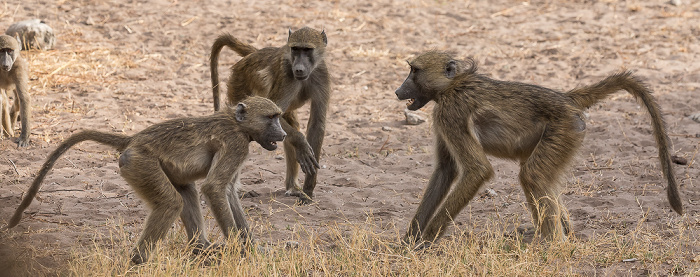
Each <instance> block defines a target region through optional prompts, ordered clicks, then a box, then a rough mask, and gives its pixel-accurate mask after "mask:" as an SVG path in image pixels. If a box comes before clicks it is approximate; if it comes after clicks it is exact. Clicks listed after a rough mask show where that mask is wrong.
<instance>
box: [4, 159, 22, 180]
mask: <svg viewBox="0 0 700 277" xmlns="http://www.w3.org/2000/svg"><path fill="white" fill-rule="evenodd" d="M7 160H8V161H10V163H11V164H12V168H14V169H15V173H17V175H18V176H19V171H17V165H15V162H13V161H12V160H10V159H7Z"/></svg>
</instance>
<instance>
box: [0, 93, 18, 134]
mask: <svg viewBox="0 0 700 277" xmlns="http://www.w3.org/2000/svg"><path fill="white" fill-rule="evenodd" d="M10 105H11V104H10V99H8V98H7V94H5V92H4V91H0V123H1V124H2V130H0V138H1V137H2V136H3V133H4V134H7V136H8V137H13V136H15V131H14V130H13V129H12V128H13V126H12V122H11V121H10Z"/></svg>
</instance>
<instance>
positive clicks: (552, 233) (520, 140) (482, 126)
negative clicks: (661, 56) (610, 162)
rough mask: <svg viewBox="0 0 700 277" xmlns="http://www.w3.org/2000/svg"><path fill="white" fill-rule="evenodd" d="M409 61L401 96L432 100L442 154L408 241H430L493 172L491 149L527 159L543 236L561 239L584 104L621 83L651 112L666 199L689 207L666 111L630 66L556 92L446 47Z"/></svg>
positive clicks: (416, 102)
mask: <svg viewBox="0 0 700 277" xmlns="http://www.w3.org/2000/svg"><path fill="white" fill-rule="evenodd" d="M409 65H410V67H411V71H410V73H409V74H408V77H407V78H406V80H405V81H404V82H403V84H402V85H401V87H399V88H398V89H397V90H396V96H397V97H398V99H399V100H405V99H409V105H408V109H410V110H417V109H420V108H421V107H423V106H424V105H425V104H427V103H428V102H429V101H431V100H432V101H435V107H434V110H433V119H434V123H433V125H434V128H435V136H436V147H435V152H436V153H435V156H436V158H437V163H436V165H435V171H434V172H433V174H432V176H431V178H430V181H429V183H428V186H427V188H426V189H425V194H424V195H423V199H421V202H420V204H419V206H418V210H417V212H416V214H415V216H414V218H413V219H412V220H411V223H410V225H409V228H408V231H407V233H406V236H405V238H404V240H405V241H407V242H410V243H416V242H418V241H419V240H421V239H423V240H425V241H431V240H434V239H436V238H438V237H439V236H440V235H441V234H442V233H443V232H444V231H445V228H446V227H447V223H448V222H449V221H450V219H452V218H453V217H455V216H457V214H458V213H459V212H460V211H461V210H462V208H464V206H466V204H467V203H468V202H469V201H470V200H471V199H472V198H473V197H474V194H475V193H476V192H477V191H478V190H479V188H480V187H481V185H482V184H484V182H486V181H487V180H489V179H490V178H491V177H492V176H493V169H492V167H491V164H490V163H489V161H488V160H487V159H486V155H487V154H488V155H493V156H495V157H499V158H508V159H513V160H517V161H519V162H520V174H519V179H520V185H521V186H522V188H523V190H524V191H525V196H526V198H527V202H528V207H529V209H530V212H531V214H532V217H533V219H534V222H535V224H537V225H538V227H539V230H540V233H541V235H542V236H543V237H545V238H547V239H555V240H556V239H564V235H565V234H566V233H567V232H568V230H569V219H568V217H567V216H566V214H565V212H564V211H563V210H562V209H563V206H562V203H561V201H559V194H560V181H561V179H562V177H563V175H564V173H565V171H566V170H567V169H568V166H569V165H570V162H571V160H572V158H573V156H574V154H575V153H576V151H577V149H578V148H579V147H580V146H581V142H582V141H583V137H584V133H585V129H586V124H585V122H584V120H583V111H584V110H585V109H587V108H589V107H590V106H592V105H593V104H595V103H597V102H599V101H601V100H603V99H604V98H605V97H606V96H608V95H610V94H613V93H615V92H617V91H619V90H626V91H628V92H629V93H630V94H632V95H634V96H635V97H636V98H637V99H638V100H640V101H641V102H642V103H643V104H644V106H645V107H646V108H647V110H648V111H649V114H650V115H651V123H652V127H653V131H654V138H655V139H656V143H657V145H658V149H659V159H660V161H661V168H662V171H663V174H664V177H665V179H666V181H667V182H668V188H667V192H668V200H669V202H670V203H671V207H672V208H673V210H674V211H676V212H677V213H679V214H682V213H683V206H682V202H681V198H680V195H679V193H678V185H677V184H676V180H675V177H674V172H673V168H672V167H671V158H670V154H669V146H668V140H669V139H668V136H667V135H666V127H665V125H664V121H663V119H662V116H661V110H660V108H659V106H658V104H657V103H656V101H655V100H654V98H653V97H652V96H651V92H650V91H649V89H648V88H647V87H646V85H645V84H644V83H642V82H641V81H639V80H638V79H637V78H636V77H634V76H632V74H631V73H630V72H621V73H618V74H614V75H611V76H609V77H607V78H606V79H604V80H602V81H600V82H598V83H596V84H593V85H590V86H584V87H579V88H576V89H573V90H571V91H569V92H566V93H559V92H557V91H554V90H551V89H547V88H543V87H540V86H535V85H529V84H523V83H517V82H505V81H498V80H493V79H490V78H488V77H486V76H483V75H481V74H478V73H477V72H476V70H477V67H476V63H475V62H474V61H473V60H471V59H468V60H456V59H454V58H452V56H451V55H450V54H447V53H442V52H436V51H430V52H427V53H424V54H422V55H420V56H418V57H417V58H415V59H414V60H412V61H410V62H409ZM450 190H452V191H451V192H450Z"/></svg>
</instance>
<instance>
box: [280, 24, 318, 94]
mask: <svg viewBox="0 0 700 277" xmlns="http://www.w3.org/2000/svg"><path fill="white" fill-rule="evenodd" d="M327 44H328V38H327V37H326V31H321V32H319V31H316V30H314V29H311V28H309V27H304V28H301V29H299V30H296V31H295V32H292V30H291V29H290V30H289V38H288V39H287V46H289V50H290V57H289V58H290V62H291V64H292V74H294V78H295V79H297V80H300V81H303V80H306V79H308V78H309V76H310V75H311V72H313V71H314V69H316V66H317V65H318V62H319V61H322V60H323V53H324V51H325V50H326V45H327Z"/></svg>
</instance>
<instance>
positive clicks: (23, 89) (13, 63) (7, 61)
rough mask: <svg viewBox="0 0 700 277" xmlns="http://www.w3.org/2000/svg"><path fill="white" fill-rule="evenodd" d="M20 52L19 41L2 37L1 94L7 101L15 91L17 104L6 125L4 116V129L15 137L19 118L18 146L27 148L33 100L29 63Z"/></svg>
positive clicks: (0, 61) (0, 45)
mask: <svg viewBox="0 0 700 277" xmlns="http://www.w3.org/2000/svg"><path fill="white" fill-rule="evenodd" d="M20 50H21V47H20V45H19V42H18V41H17V39H15V38H13V37H11V36H8V35H1V36H0V65H1V66H2V70H0V93H3V94H5V97H4V99H7V94H8V93H10V91H11V90H14V91H15V95H14V99H15V102H14V105H13V106H12V107H11V108H10V111H9V115H8V119H9V122H7V123H6V120H7V119H5V114H3V115H2V120H3V125H2V128H3V130H4V131H5V132H6V133H7V134H10V136H13V135H14V131H13V129H14V127H15V123H16V122H17V117H18V116H19V118H20V120H21V122H22V132H21V133H20V134H19V140H17V145H18V146H19V147H26V146H28V145H29V124H30V123H29V122H30V118H29V117H30V114H31V111H30V109H31V105H30V104H31V98H30V97H29V75H28V74H29V73H28V72H27V70H28V68H27V62H25V61H24V59H22V57H21V56H20V55H19V51H20ZM3 102H4V101H3ZM4 105H5V106H4V108H7V107H8V106H9V105H10V103H5V104H4ZM4 110H5V109H3V111H4ZM7 125H9V126H7Z"/></svg>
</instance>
